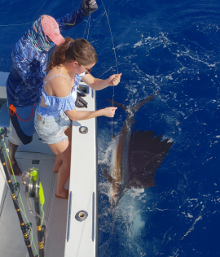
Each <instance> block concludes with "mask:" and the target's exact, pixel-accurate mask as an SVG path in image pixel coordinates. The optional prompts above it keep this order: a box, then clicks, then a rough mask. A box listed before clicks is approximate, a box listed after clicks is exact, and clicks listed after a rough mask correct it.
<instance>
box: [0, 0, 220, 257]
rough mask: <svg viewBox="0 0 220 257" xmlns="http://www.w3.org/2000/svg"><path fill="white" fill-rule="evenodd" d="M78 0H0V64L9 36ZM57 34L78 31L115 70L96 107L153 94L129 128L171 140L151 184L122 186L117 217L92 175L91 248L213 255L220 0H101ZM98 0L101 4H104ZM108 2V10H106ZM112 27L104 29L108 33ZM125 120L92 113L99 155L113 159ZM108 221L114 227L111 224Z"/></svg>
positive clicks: (106, 68) (103, 72) (218, 205)
mask: <svg viewBox="0 0 220 257" xmlns="http://www.w3.org/2000/svg"><path fill="white" fill-rule="evenodd" d="M79 4H80V1H75V2H72V1H66V2H63V1H61V0H56V1H49V0H47V1H45V0H39V1H38V2H37V3H36V1H33V0H30V1H28V2H26V1H24V0H15V1H6V0H1V7H0V8H1V16H0V25H9V24H17V25H11V26H0V31H1V33H0V38H1V41H0V45H1V47H0V60H1V61H0V70H1V71H9V67H10V53H11V49H12V47H13V45H14V43H15V42H16V41H17V40H18V39H19V38H20V37H21V36H22V34H23V33H24V31H26V29H28V28H29V26H30V25H31V24H26V23H31V22H32V21H34V20H36V19H37V18H38V17H39V15H41V14H49V15H52V16H53V17H55V18H58V17H61V16H62V15H64V14H66V13H67V12H68V10H71V9H74V8H77V6H79ZM98 4H99V9H98V10H97V11H96V12H95V13H94V14H92V16H91V20H85V21H83V22H82V23H81V24H80V25H78V26H77V27H76V28H74V29H71V30H69V31H68V32H66V33H65V34H64V36H67V35H68V36H71V37H73V38H77V37H85V38H88V40H89V41H90V42H91V43H92V44H93V46H94V48H95V49H96V51H97V53H98V58H99V61H98V63H97V64H96V66H95V67H94V69H93V73H92V74H93V75H94V76H95V77H100V78H102V79H105V78H108V76H110V75H111V74H113V73H116V72H121V73H122V79H121V83H120V84H119V85H118V86H117V87H114V90H113V88H112V87H109V88H107V89H105V90H102V91H99V92H97V108H98V109H99V108H104V107H106V106H109V102H108V101H107V100H106V99H107V98H108V99H112V98H113V99H114V101H116V102H120V103H123V104H125V105H127V106H129V105H133V104H137V103H138V102H139V101H141V100H143V99H144V98H146V97H148V96H150V95H151V94H153V93H154V92H155V91H156V90H157V89H158V90H159V93H158V95H157V96H156V97H155V98H154V99H153V100H152V101H151V102H149V103H147V104H146V105H145V106H144V107H142V108H141V109H140V110H139V111H138V112H137V113H136V114H135V120H136V123H135V125H134V130H137V129H140V130H142V131H145V130H153V131H154V132H155V133H156V135H159V134H161V135H162V137H163V139H165V138H170V139H171V140H172V141H173V142H174V144H173V146H172V148H171V150H170V152H169V154H168V155H167V156H166V158H165V159H164V161H163V163H162V165H161V166H160V167H159V169H158V171H157V174H156V179H155V180H156V184H157V186H156V187H154V188H149V189H139V190H137V189H133V190H130V191H127V192H126V194H125V195H124V196H123V197H122V199H121V200H120V203H119V205H118V207H117V210H116V213H115V218H114V213H113V212H112V211H111V209H110V202H109V193H108V189H109V184H108V182H107V181H106V180H105V178H104V176H103V175H102V172H101V170H99V171H98V172H99V173H98V178H99V238H98V239H99V240H98V241H99V242H98V256H99V257H104V256H109V257H111V256H117V257H124V256H126V257H134V256H141V257H142V256H146V257H148V256H150V257H152V256H164V257H171V256H172V257H174V256H175V257H177V256H178V257H189V256H193V257H200V256H205V257H208V256H210V257H213V256H220V253H219V248H218V246H219V227H220V181H219V177H220V176H219V166H220V160H219V158H218V157H219V143H220V142H219V141H220V131H219V122H220V109H219V107H220V95H219V94H220V92H219V89H220V87H219V82H220V81H219V80H220V69H219V68H220V61H219V60H220V50H219V45H220V3H219V1H217V0H210V1H204V0H193V1H192V0H191V1H189V0H185V1H179V0H163V1H161V0H154V1H153V0H148V1H146V0H139V1H134V0H121V1H116V0H111V1H110V0H103V2H102V1H99V0H98ZM103 4H104V5H103ZM105 10H106V11H105ZM111 33H112V34H111ZM125 119H126V114H125V113H124V111H123V110H120V109H118V110H117V111H116V115H115V117H114V119H109V118H106V117H100V118H98V156H99V157H98V161H99V163H105V164H109V165H110V164H111V162H112V159H111V158H112V152H113V151H114V149H115V147H116V141H115V140H113V139H112V137H111V135H112V134H114V135H115V136H117V135H118V134H119V132H120V129H121V128H122V126H123V122H124V121H125ZM113 224H114V229H112V227H113Z"/></svg>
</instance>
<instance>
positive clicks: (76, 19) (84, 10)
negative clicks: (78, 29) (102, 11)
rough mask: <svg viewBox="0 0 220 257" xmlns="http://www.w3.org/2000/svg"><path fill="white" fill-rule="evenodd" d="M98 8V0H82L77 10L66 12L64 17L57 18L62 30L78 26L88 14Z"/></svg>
mask: <svg viewBox="0 0 220 257" xmlns="http://www.w3.org/2000/svg"><path fill="white" fill-rule="evenodd" d="M97 9H98V5H97V3H96V0H82V3H81V6H80V7H79V9H78V10H77V11H73V12H72V13H68V14H66V15H65V16H64V17H62V18H59V19H57V20H56V21H57V23H58V24H59V28H60V32H62V31H65V30H68V29H71V28H73V27H75V26H77V25H78V24H79V23H80V22H81V21H82V20H83V19H84V18H85V17H86V16H88V15H90V14H91V13H93V12H94V11H96V10H97Z"/></svg>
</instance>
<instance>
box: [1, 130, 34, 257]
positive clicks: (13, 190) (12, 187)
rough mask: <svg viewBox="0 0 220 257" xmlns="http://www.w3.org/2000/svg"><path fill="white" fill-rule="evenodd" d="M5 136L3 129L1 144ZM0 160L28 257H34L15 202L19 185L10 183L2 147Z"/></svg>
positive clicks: (27, 227)
mask: <svg viewBox="0 0 220 257" xmlns="http://www.w3.org/2000/svg"><path fill="white" fill-rule="evenodd" d="M6 136H7V130H6V128H4V130H1V129H0V139H1V142H2V141H3V139H4V137H6ZM0 160H1V163H2V166H3V169H4V172H5V176H6V181H7V183H8V186H9V188H10V190H11V198H12V201H13V204H14V207H15V210H16V212H17V215H18V219H19V222H20V227H21V231H22V233H23V236H24V242H25V245H26V247H27V250H28V253H29V256H30V257H34V254H33V251H32V248H31V242H30V239H29V235H28V231H29V230H30V224H25V223H24V220H23V218H22V215H21V212H20V207H19V203H18V201H17V195H16V191H19V183H15V184H13V183H12V181H11V177H10V175H9V173H8V170H7V167H6V161H5V157H4V154H3V147H2V146H1V145H0Z"/></svg>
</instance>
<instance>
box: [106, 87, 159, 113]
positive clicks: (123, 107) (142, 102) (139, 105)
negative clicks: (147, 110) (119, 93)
mask: <svg viewBox="0 0 220 257" xmlns="http://www.w3.org/2000/svg"><path fill="white" fill-rule="evenodd" d="M158 92H159V90H158V89H157V91H156V92H155V93H154V94H153V95H151V96H149V97H148V98H146V99H144V100H143V101H141V102H140V103H139V104H137V105H136V106H135V107H134V113H135V112H137V111H138V110H139V109H140V108H141V107H142V106H143V105H145V104H146V103H147V102H149V101H150V100H152V99H153V98H154V97H155V96H156V95H157V94H158ZM107 100H108V101H109V102H110V103H112V104H114V105H116V106H118V107H121V108H122V109H123V110H124V111H125V112H126V111H127V106H125V105H124V104H121V103H117V102H115V101H112V100H109V99H107Z"/></svg>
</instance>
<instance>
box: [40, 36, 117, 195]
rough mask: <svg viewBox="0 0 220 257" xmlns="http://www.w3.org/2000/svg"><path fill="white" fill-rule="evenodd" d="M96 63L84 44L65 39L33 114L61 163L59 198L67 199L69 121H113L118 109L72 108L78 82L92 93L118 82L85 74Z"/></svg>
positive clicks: (91, 50)
mask: <svg viewBox="0 0 220 257" xmlns="http://www.w3.org/2000/svg"><path fill="white" fill-rule="evenodd" d="M97 60H98V59H97V54H96V51H95V49H94V48H93V46H92V45H91V44H90V43H89V42H88V41H87V40H85V39H77V40H73V39H72V38H66V40H65V42H64V43H63V44H62V45H59V46H57V47H56V48H55V50H54V52H53V54H52V55H51V57H50V60H49V63H48V66H47V71H48V74H47V76H46V77H45V79H44V85H43V88H42V98H41V102H40V104H39V106H38V108H37V111H36V113H35V129H36V132H37V133H38V135H39V136H40V138H41V139H42V141H43V142H44V143H47V144H48V145H49V147H50V148H51V150H52V151H53V152H54V154H56V157H57V158H58V159H59V160H61V161H62V164H61V166H60V168H59V172H58V175H57V188H56V197H58V198H64V199H67V198H68V191H67V190H66V189H65V188H64V186H65V183H66V181H67V180H68V178H69V175H70V160H71V130H72V128H71V126H70V125H71V120H73V121H80V120H87V119H92V118H95V117H98V116H106V117H113V116H114V114H115V110H116V109H117V107H107V108H105V109H100V110H97V111H77V110H76V108H75V100H76V99H74V97H73V95H74V91H76V90H77V87H78V85H79V82H80V81H81V80H82V81H83V82H85V83H86V84H87V85H89V86H90V87H91V88H92V89H95V90H101V89H104V88H106V87H108V86H115V85H118V83H119V82H120V78H121V74H114V75H111V76H110V77H109V78H108V79H106V80H102V79H98V78H94V77H93V76H92V75H91V74H90V73H89V72H88V71H89V70H91V68H92V67H93V66H94V65H95V64H96V62H97ZM73 147H74V145H73Z"/></svg>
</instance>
